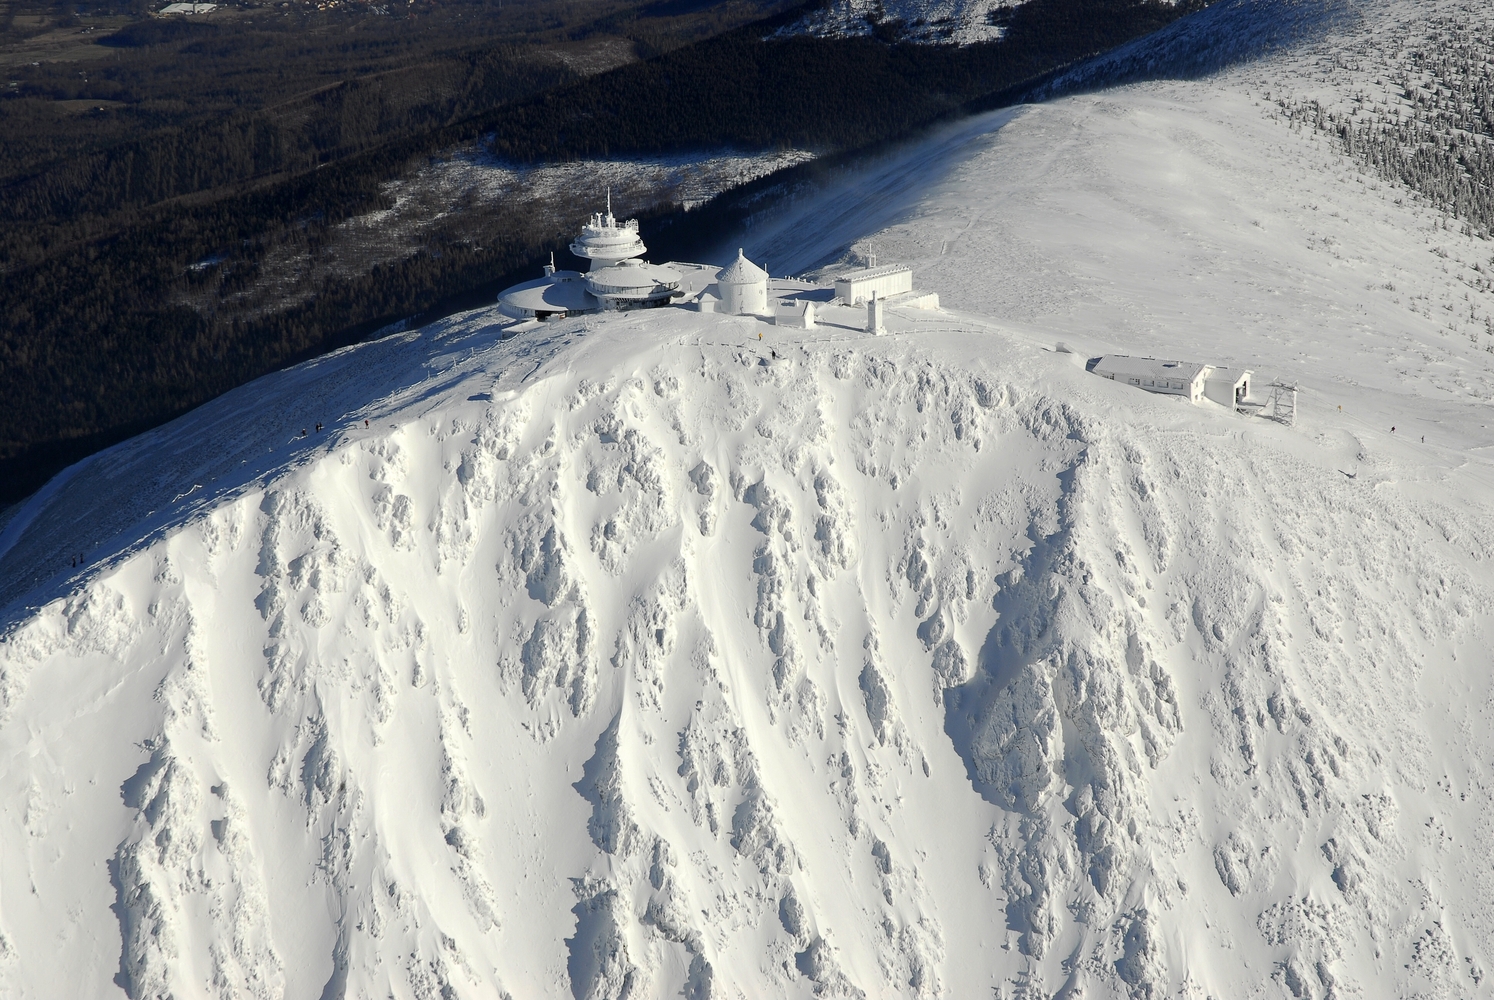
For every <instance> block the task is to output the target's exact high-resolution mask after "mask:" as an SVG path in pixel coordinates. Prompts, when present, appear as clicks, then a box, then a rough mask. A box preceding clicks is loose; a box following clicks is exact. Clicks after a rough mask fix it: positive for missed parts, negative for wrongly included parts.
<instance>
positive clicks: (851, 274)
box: [835, 264, 913, 281]
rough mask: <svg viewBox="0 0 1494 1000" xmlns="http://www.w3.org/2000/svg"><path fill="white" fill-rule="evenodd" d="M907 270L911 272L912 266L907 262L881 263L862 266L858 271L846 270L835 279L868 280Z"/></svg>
mask: <svg viewBox="0 0 1494 1000" xmlns="http://www.w3.org/2000/svg"><path fill="white" fill-rule="evenodd" d="M903 272H907V273H909V274H911V273H913V268H911V267H909V266H908V265H907V264H883V265H881V266H880V267H863V268H861V269H860V270H859V271H847V272H846V273H844V274H841V275H837V276H836V279H835V280H836V281H870V280H872V279H873V278H886V277H889V276H891V275H894V274H902V273H903Z"/></svg>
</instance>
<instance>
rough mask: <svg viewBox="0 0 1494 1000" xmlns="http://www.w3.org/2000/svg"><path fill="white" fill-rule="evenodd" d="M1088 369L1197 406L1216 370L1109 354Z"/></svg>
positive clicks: (1116, 380) (1184, 362) (1087, 365)
mask: <svg viewBox="0 0 1494 1000" xmlns="http://www.w3.org/2000/svg"><path fill="white" fill-rule="evenodd" d="M1084 367H1085V370H1087V371H1091V372H1094V373H1095V374H1096V375H1098V376H1100V377H1101V378H1108V379H1111V380H1112V381H1115V382H1124V383H1126V384H1127V385H1134V386H1136V387H1137V388H1138V389H1145V390H1146V391H1147V392H1160V393H1166V394H1168V395H1173V396H1183V397H1186V398H1187V400H1188V401H1189V402H1190V403H1196V402H1198V401H1199V399H1200V398H1202V397H1203V394H1204V383H1205V382H1206V381H1207V380H1208V377H1209V373H1210V372H1211V371H1213V368H1212V367H1210V366H1209V365H1201V364H1197V363H1196V362H1192V361H1163V360H1160V359H1158V358H1133V357H1129V356H1127V355H1124V354H1107V355H1105V356H1104V357H1101V358H1090V359H1089V363H1088V364H1086V365H1085V366H1084Z"/></svg>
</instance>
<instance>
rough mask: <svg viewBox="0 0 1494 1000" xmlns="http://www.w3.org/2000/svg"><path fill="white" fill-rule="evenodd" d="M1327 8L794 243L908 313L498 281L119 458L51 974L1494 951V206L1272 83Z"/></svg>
mask: <svg viewBox="0 0 1494 1000" xmlns="http://www.w3.org/2000/svg"><path fill="white" fill-rule="evenodd" d="M1444 6H1446V5H1444ZM1428 9H1432V5H1428ZM1261 10H1262V13H1263V14H1265V15H1269V14H1270V13H1271V12H1272V10H1273V8H1272V7H1271V5H1269V4H1263V5H1262V7H1261ZM1379 11H1380V8H1374V7H1366V8H1364V12H1365V17H1364V19H1363V20H1362V21H1361V22H1360V24H1359V25H1358V26H1356V27H1354V28H1353V30H1355V31H1361V30H1366V29H1365V25H1368V26H1369V27H1370V28H1373V26H1374V25H1375V24H1376V23H1378V22H1377V21H1376V20H1375V18H1376V17H1378V16H1379V13H1378V12H1379ZM1340 30H1348V29H1340ZM1321 44H1322V45H1323V46H1326V48H1318V49H1311V48H1310V49H1297V50H1294V51H1292V52H1288V53H1279V54H1278V55H1276V56H1274V57H1272V58H1271V59H1270V60H1268V61H1263V62H1258V63H1253V64H1248V65H1245V66H1243V67H1239V68H1236V69H1234V70H1231V71H1229V72H1228V73H1227V74H1225V75H1222V76H1218V77H1215V78H1212V79H1211V80H1209V81H1206V82H1184V83H1179V82H1166V83H1150V84H1144V85H1137V86H1133V87H1130V88H1126V89H1122V90H1117V91H1112V92H1108V93H1106V94H1103V95H1093V96H1081V97H1071V98H1066V99H1063V100H1059V101H1055V102H1053V103H1051V104H1047V105H1043V106H1038V107H1034V108H1030V109H1026V110H1024V111H1023V112H1021V113H1020V114H1016V115H1010V114H1008V115H1004V116H999V117H993V118H990V119H984V120H980V121H975V122H968V123H964V124H962V125H961V126H960V127H958V128H955V129H952V130H951V131H949V132H947V133H944V134H943V135H941V136H939V137H935V139H933V140H931V141H930V144H929V145H927V146H925V147H923V148H921V149H918V150H910V151H906V152H905V153H902V154H899V155H897V156H893V157H889V158H888V159H887V160H885V161H883V162H882V163H881V164H879V165H877V167H876V168H875V169H874V170H871V171H869V172H868V174H867V175H866V176H865V177H864V178H861V179H858V180H853V181H851V182H848V183H847V184H846V185H845V187H844V188H842V189H841V190H839V191H837V192H832V193H830V194H828V195H826V196H825V199H824V200H823V201H822V202H821V203H819V204H817V205H812V206H809V207H808V209H807V210H805V211H802V212H801V213H800V214H799V216H798V217H797V218H796V219H787V220H783V221H782V222H781V223H779V224H777V225H765V226H759V227H757V228H756V229H755V230H754V237H753V238H755V239H757V240H758V241H759V247H760V248H761V250H762V251H763V252H764V253H766V254H767V256H768V260H769V263H770V265H771V266H772V269H773V270H774V271H775V272H783V271H787V270H801V269H804V268H808V267H811V266H813V265H815V264H816V263H820V262H823V260H824V259H826V258H827V257H834V256H835V255H837V254H840V253H842V252H843V251H844V249H845V248H846V247H847V246H849V247H850V251H849V253H850V254H851V255H857V254H865V253H867V252H877V253H879V254H880V255H882V256H883V259H894V258H905V259H910V260H913V261H914V262H915V264H916V269H917V280H918V284H919V285H920V286H921V287H925V288H930V289H933V290H937V291H939V292H940V294H941V297H942V298H943V300H944V301H945V303H946V304H947V305H950V306H951V307H952V310H951V311H946V312H925V311H919V310H908V311H905V312H899V311H897V310H896V309H894V310H892V316H891V319H890V324H889V325H890V327H891V333H890V335H888V336H884V337H868V336H866V335H865V334H863V333H861V332H859V331H858V330H857V329H856V326H857V323H858V316H859V311H856V310H845V309H836V308H834V307H829V308H827V309H826V310H825V312H824V315H825V318H826V319H827V320H828V322H826V323H824V324H822V325H821V326H820V327H819V328H817V329H814V330H809V331H803V330H789V329H785V328H778V327H774V326H771V325H768V324H764V323H761V322H759V321H754V320H750V319H744V318H733V317H725V316H713V315H710V314H699V313H692V312H686V311H683V310H667V311H653V312H648V313H628V314H620V315H611V316H606V317H592V318H585V319H577V320H571V321H566V322H562V323H558V324H549V325H546V326H544V327H541V328H539V329H532V328H531V329H528V330H527V332H522V333H520V335H518V336H515V337H512V338H510V339H500V336H499V334H500V329H499V327H498V326H497V325H496V323H497V321H498V317H497V316H496V314H495V313H490V312H478V313H471V314H467V315H465V316H460V317H455V318H453V319H450V320H447V321H443V322H442V323H440V324H437V325H435V326H432V327H430V328H427V329H425V330H422V331H417V332H413V333H409V334H401V335H397V336H393V337H389V338H386V339H384V340H381V341H378V342H375V343H370V344H365V345H360V346H358V347H355V348H351V349H349V350H346V351H343V352H339V353H338V354H335V355H332V356H329V357H327V358H323V359H319V360H318V361H316V362H312V363H309V364H307V365H303V366H300V367H298V368H296V369H293V370H290V371H287V372H283V373H279V374H277V375H274V376H270V377H267V378H265V379H261V380H260V381H258V382H256V383H254V384H252V385H250V386H246V387H243V388H242V389H240V390H237V391H235V392H233V393H230V394H229V395H227V396H225V397H223V398H222V399H220V400H217V401H215V402H214V403H212V404H210V405H208V406H206V407H203V408H202V409H201V410H199V411H197V412H195V413H193V414H190V415H188V416H187V417H185V418H183V419H181V420H179V421H177V422H175V423H173V424H171V425H169V426H167V427H164V428H161V429H160V430H158V431H155V432H152V433H150V434H147V435H144V436H142V437H141V438H138V439H135V440H133V441H130V442H126V443H124V444H122V445H120V446H118V447H116V448H114V449H111V450H110V451H109V452H106V453H104V454H103V455H100V456H97V457H95V458H94V459H92V460H90V461H89V462H86V463H83V464H82V465H80V466H79V467H76V468H75V469H73V470H70V471H69V473H68V477H69V478H68V479H67V480H66V481H64V482H61V483H59V484H58V486H57V488H56V489H55V490H52V491H51V492H50V493H48V494H46V495H39V496H38V497H37V498H36V499H35V500H33V501H32V503H31V504H30V505H29V506H28V508H27V509H24V510H22V511H20V512H19V513H18V514H16V515H15V517H13V518H12V519H11V520H10V521H9V522H8V523H7V525H6V530H5V534H4V535H0V586H3V587H4V588H5V589H4V591H3V593H0V601H4V602H5V605H6V610H5V611H4V613H3V620H4V622H6V624H5V626H4V627H3V628H4V630H3V633H0V635H3V642H0V761H3V762H4V764H3V766H0V793H3V794H0V830H3V834H0V994H3V995H5V996H7V997H9V996H17V997H51V996H59V995H63V996H67V995H78V996H107V995H111V994H112V995H119V993H120V992H121V991H123V992H124V993H125V994H127V995H129V996H132V997H146V996H149V997H158V996H168V995H169V996H174V997H179V998H186V997H196V996H203V997H207V996H222V997H227V996H255V997H293V996H294V997H299V996H305V995H311V996H318V995H319V996H322V997H339V996H375V995H377V996H386V995H388V996H396V997H436V996H461V997H486V996H503V995H509V996H513V997H530V996H564V995H567V994H569V995H572V996H575V997H577V998H589V997H622V996H635V997H636V996H674V995H680V994H681V993H683V994H684V995H686V996H691V997H706V996H710V997H737V996H741V997H756V996H765V995H784V996H806V997H807V996H812V995H822V996H868V997H882V996H909V997H915V996H974V995H980V994H984V995H988V996H1000V997H1006V998H1011V997H1019V996H1020V997H1026V996H1052V995H1055V994H1062V995H1065V996H1077V995H1086V996H1132V997H1144V996H1151V997H1161V996H1172V995H1184V996H1195V997H1204V996H1214V997H1244V996H1262V997H1277V996H1297V997H1306V996H1312V997H1326V996H1338V997H1350V996H1361V997H1404V996H1412V995H1420V996H1438V997H1441V996H1488V995H1490V993H1491V986H1490V981H1489V979H1488V978H1487V975H1486V972H1487V970H1488V969H1489V968H1490V963H1491V960H1494V956H1491V955H1490V947H1489V942H1490V941H1494V908H1491V904H1490V903H1489V900H1490V899H1491V898H1494V865H1491V863H1490V860H1489V859H1490V858H1491V857H1494V834H1491V832H1490V831H1491V829H1494V827H1491V824H1490V819H1491V817H1490V811H1491V798H1490V786H1491V782H1494V773H1491V772H1494V745H1491V742H1490V739H1489V736H1488V732H1489V716H1490V710H1491V706H1494V701H1491V699H1494V691H1491V690H1490V677H1491V669H1490V668H1491V666H1494V662H1491V661H1494V654H1491V649H1490V644H1489V634H1490V633H1489V629H1490V626H1491V624H1494V588H1491V585H1490V577H1489V573H1488V571H1487V565H1488V559H1489V553H1490V552H1491V543H1494V518H1491V503H1490V498H1491V496H1494V493H1491V491H1490V486H1491V475H1490V471H1491V468H1490V460H1489V454H1490V453H1489V448H1490V446H1491V445H1494V440H1491V437H1490V431H1489V428H1488V426H1487V425H1488V424H1489V422H1490V421H1489V419H1488V417H1489V409H1488V408H1489V400H1490V396H1489V392H1490V384H1489V379H1490V362H1491V360H1494V354H1491V353H1490V352H1487V351H1485V350H1483V343H1484V342H1483V341H1481V340H1480V339H1479V337H1480V336H1481V334H1480V333H1479V331H1480V330H1482V326H1481V325H1480V324H1478V323H1477V322H1476V320H1477V317H1478V316H1479V315H1482V314H1481V313H1480V312H1479V310H1487V309H1488V305H1487V303H1486V300H1485V299H1484V298H1483V297H1482V296H1483V295H1484V294H1485V293H1483V292H1481V291H1479V290H1478V288H1476V287H1475V286H1473V285H1472V284H1469V283H1465V282H1464V281H1463V280H1462V279H1468V278H1470V275H1471V274H1473V273H1476V272H1472V271H1471V270H1470V269H1469V266H1468V265H1471V264H1473V263H1481V262H1482V261H1483V260H1484V259H1485V258H1487V257H1488V256H1489V252H1488V250H1487V246H1488V245H1487V244H1484V243H1480V242H1479V241H1476V240H1474V239H1473V238H1472V237H1467V236H1463V235H1462V234H1460V233H1458V232H1457V231H1456V230H1452V231H1447V230H1444V229H1443V228H1441V226H1440V217H1439V216H1437V215H1436V214H1435V213H1433V212H1431V211H1429V210H1427V209H1425V208H1423V207H1419V206H1418V204H1417V203H1416V202H1415V201H1414V200H1413V199H1410V198H1408V197H1406V196H1405V193H1404V192H1399V191H1396V190H1394V189H1391V188H1389V187H1387V186H1385V185H1382V184H1379V183H1378V182H1375V181H1373V180H1371V179H1370V178H1368V177H1364V176H1363V175H1360V174H1358V173H1357V172H1356V171H1355V169H1354V167H1353V166H1352V164H1351V163H1350V162H1349V161H1347V160H1345V159H1343V157H1342V156H1341V155H1340V154H1339V153H1338V152H1337V151H1336V150H1335V149H1334V148H1333V147H1331V146H1330V145H1329V144H1328V143H1327V141H1326V140H1324V139H1323V138H1321V137H1320V136H1317V135H1316V134H1315V133H1314V132H1312V131H1299V130H1296V129H1295V128H1293V127H1292V126H1290V125H1289V124H1288V122H1286V121H1285V120H1284V119H1282V118H1280V117H1279V116H1276V115H1275V114H1274V113H1273V112H1272V110H1271V108H1272V107H1273V105H1272V104H1270V103H1269V102H1267V101H1266V100H1265V99H1264V96H1263V94H1262V93H1261V88H1263V87H1265V86H1269V87H1272V88H1276V89H1278V90H1279V89H1280V88H1281V87H1283V86H1300V87H1301V88H1303V89H1307V88H1308V87H1314V88H1319V89H1322V88H1324V87H1328V86H1331V85H1332V80H1333V72H1334V71H1333V70H1332V67H1331V52H1332V51H1333V48H1332V47H1333V46H1334V45H1338V46H1343V45H1344V44H1345V42H1344V40H1343V39H1342V38H1339V39H1338V40H1337V41H1335V40H1333V39H1331V38H1330V39H1329V40H1327V41H1324V42H1322V43H1321ZM1323 53H1329V54H1330V60H1329V64H1328V66H1327V68H1324V65H1323V64H1322V62H1321V60H1320V56H1321V55H1322V54H1323ZM993 130H994V131H993ZM1398 199H1399V202H1398ZM858 204H859V205H861V206H863V208H864V210H863V211H862V212H860V213H859V214H858V212H857V211H856V210H855V206H856V205H858ZM1433 251H1438V252H1433ZM1464 261H1466V262H1467V263H1466V264H1463V263H1462V262H1464ZM1470 280H1471V279H1470ZM1387 285H1393V286H1394V287H1393V288H1387V287H1385V286H1387ZM1366 286H1369V287H1366ZM781 287H784V288H791V287H796V286H793V285H792V283H785V284H784V285H782V286H781ZM1465 295H1466V298H1465ZM1447 304H1451V305H1452V306H1453V308H1452V309H1450V310H1449V309H1444V308H1443V306H1444V305H1447ZM759 334H761V335H762V338H761V339H759V336H758V335H759ZM1470 335H1472V339H1471V340H1470ZM1059 340H1063V341H1065V342H1067V343H1068V344H1070V345H1073V346H1074V347H1075V348H1076V349H1078V350H1079V351H1080V353H1077V354H1074V353H1064V352H1059V351H1055V350H1053V345H1054V344H1055V342H1057V341H1059ZM1117 349H1118V350H1125V351H1128V352H1131V353H1158V354H1166V355H1170V356H1180V357H1189V358H1197V359H1198V360H1207V361H1221V362H1225V361H1227V362H1236V363H1244V364H1248V365H1251V366H1254V367H1255V368H1256V369H1257V370H1258V372H1260V373H1261V374H1264V375H1267V376H1281V377H1287V378H1294V379H1297V380H1300V382H1301V384H1302V385H1303V387H1304V390H1305V391H1304V392H1303V394H1302V405H1301V417H1300V420H1299V422H1298V425H1297V426H1296V427H1285V426H1282V425H1279V424H1276V423H1272V422H1270V421H1267V420H1263V419H1260V418H1249V417H1244V416H1239V415H1235V414H1232V413H1228V412H1225V411H1223V410H1222V409H1220V408H1217V407H1213V406H1210V405H1203V406H1198V407H1190V406H1188V405H1185V404H1182V403H1180V402H1178V401H1177V400H1175V399H1169V398H1162V397H1155V396H1150V395H1146V394H1143V393H1140V392H1137V391H1135V390H1131V389H1127V388H1126V387H1124V386H1118V385H1115V384H1113V383H1109V382H1105V381H1102V380H1099V379H1096V378H1094V377H1093V376H1091V375H1088V374H1086V373H1085V371H1084V368H1083V360H1084V357H1085V356H1086V354H1088V353H1091V352H1095V353H1097V352H1099V351H1102V350H1117ZM1340 405H1341V406H1342V407H1343V409H1342V411H1340V410H1339V409H1338V407H1339V406H1340ZM365 421H366V423H365ZM319 422H320V423H323V424H325V425H326V427H325V429H323V430H321V431H318V430H316V429H315V425H316V424H317V423H319ZM1392 424H1394V425H1396V427H1397V431H1396V433H1395V434H1394V435H1392V433H1391V431H1390V427H1391V425H1392ZM303 427H304V428H307V434H306V435H305V436H304V437H303V436H302V434H301V429H302V428H303ZM1423 433H1425V434H1426V437H1427V441H1426V443H1425V444H1424V445H1423V444H1422V443H1421V441H1420V440H1419V438H1420V436H1421V435H1422V434H1423ZM78 550H86V551H87V553H88V555H89V560H88V563H87V565H86V566H85V567H84V568H83V569H81V570H78V569H75V568H73V567H71V566H70V565H69V562H70V557H71V555H72V554H74V553H75V552H76V551H78ZM58 955H65V956H66V958H67V960H66V961H62V962H59V961H57V960H56V956H58Z"/></svg>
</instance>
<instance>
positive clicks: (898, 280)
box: [835, 264, 913, 306]
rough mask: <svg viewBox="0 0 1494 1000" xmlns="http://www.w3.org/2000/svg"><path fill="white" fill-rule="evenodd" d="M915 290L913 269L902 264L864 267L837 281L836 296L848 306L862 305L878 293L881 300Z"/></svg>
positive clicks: (846, 274) (842, 276) (847, 273)
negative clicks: (873, 294)
mask: <svg viewBox="0 0 1494 1000" xmlns="http://www.w3.org/2000/svg"><path fill="white" fill-rule="evenodd" d="M912 290H913V269H912V268H911V267H907V266H906V265H902V264H888V265H886V266H884V267H864V268H862V269H861V270H859V271H848V272H846V273H845V274H842V275H841V276H840V277H838V278H836V279H835V296H836V298H838V299H840V300H841V301H842V302H844V303H845V304H846V305H848V306H855V305H860V304H861V303H863V302H865V301H866V300H867V299H870V298H871V297H872V293H874V292H875V293H876V296H877V298H879V299H888V298H891V297H892V296H894V295H904V294H906V293H908V292H911V291H912Z"/></svg>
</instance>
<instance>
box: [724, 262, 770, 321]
mask: <svg viewBox="0 0 1494 1000" xmlns="http://www.w3.org/2000/svg"><path fill="white" fill-rule="evenodd" d="M716 288H717V291H719V292H720V294H721V312H724V313H727V314H729V315H732V316H761V315H763V314H765V313H766V312H767V311H768V272H767V271H764V270H763V269H762V268H760V267H758V266H757V265H756V264H754V263H752V261H750V260H748V259H747V255H746V254H744V253H743V252H742V250H741V249H740V248H738V249H737V259H736V260H734V261H732V262H731V263H730V264H728V265H726V266H725V267H723V268H722V269H721V273H720V274H718V275H716Z"/></svg>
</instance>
